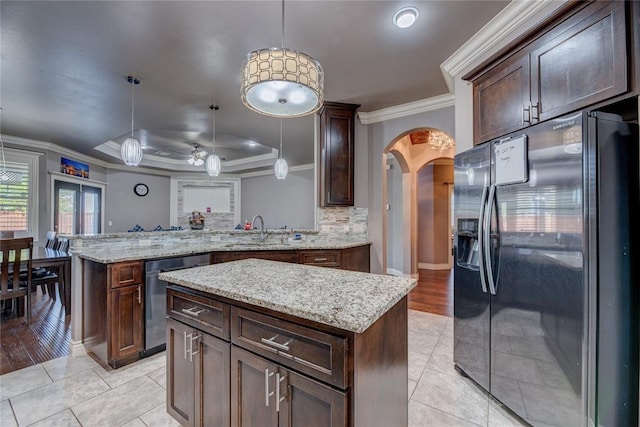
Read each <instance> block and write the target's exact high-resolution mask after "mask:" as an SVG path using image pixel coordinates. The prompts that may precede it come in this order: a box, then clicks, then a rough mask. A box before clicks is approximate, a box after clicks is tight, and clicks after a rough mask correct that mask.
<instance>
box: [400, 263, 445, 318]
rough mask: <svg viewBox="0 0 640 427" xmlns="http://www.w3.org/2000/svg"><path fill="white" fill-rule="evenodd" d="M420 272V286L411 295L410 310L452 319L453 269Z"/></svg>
mask: <svg viewBox="0 0 640 427" xmlns="http://www.w3.org/2000/svg"><path fill="white" fill-rule="evenodd" d="M418 272H419V274H420V277H419V278H418V285H417V286H416V287H415V288H414V289H413V290H412V291H411V292H410V293H409V308H410V309H413V310H419V311H426V312H429V313H435V314H442V315H444V316H449V317H452V316H453V269H451V270H418Z"/></svg>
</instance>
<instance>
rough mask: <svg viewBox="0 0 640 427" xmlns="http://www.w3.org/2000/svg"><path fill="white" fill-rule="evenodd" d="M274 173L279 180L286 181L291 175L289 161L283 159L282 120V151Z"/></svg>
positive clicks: (279, 153) (279, 152)
mask: <svg viewBox="0 0 640 427" xmlns="http://www.w3.org/2000/svg"><path fill="white" fill-rule="evenodd" d="M274 172H275V174H276V178H277V179H285V178H286V177H287V174H288V173H289V165H287V161H286V160H285V159H283V158H282V119H280V151H278V160H276V164H275V166H274Z"/></svg>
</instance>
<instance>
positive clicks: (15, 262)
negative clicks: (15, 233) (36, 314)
mask: <svg viewBox="0 0 640 427" xmlns="http://www.w3.org/2000/svg"><path fill="white" fill-rule="evenodd" d="M0 250H1V252H2V264H1V269H0V301H6V300H10V299H16V298H22V297H26V300H27V303H26V304H27V307H26V308H27V310H26V311H27V324H29V323H31V263H32V258H33V237H27V238H22V239H1V240H0ZM25 252H26V254H25ZM25 255H26V257H25ZM23 264H24V265H25V267H26V271H27V275H26V276H25V279H24V280H20V267H21V266H22V265H23ZM16 301H21V300H20V299H18V300H16ZM17 306H18V304H17V302H16V303H15V304H14V305H13V309H14V310H15V309H16V308H17Z"/></svg>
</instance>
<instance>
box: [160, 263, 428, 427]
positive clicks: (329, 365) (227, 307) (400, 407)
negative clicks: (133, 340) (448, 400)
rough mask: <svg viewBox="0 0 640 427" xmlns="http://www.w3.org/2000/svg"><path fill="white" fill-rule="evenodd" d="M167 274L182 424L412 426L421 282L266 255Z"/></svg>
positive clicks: (177, 412)
mask: <svg viewBox="0 0 640 427" xmlns="http://www.w3.org/2000/svg"><path fill="white" fill-rule="evenodd" d="M160 278H161V279H163V280H166V281H168V282H170V283H174V285H170V286H169V289H168V293H167V312H168V313H167V314H168V316H169V322H168V325H167V411H168V412H169V413H170V414H171V415H172V416H173V417H174V418H176V419H177V420H178V421H180V423H181V424H183V425H217V426H218V425H219V426H225V425H230V424H231V425H278V424H281V425H310V424H309V423H310V422H311V420H313V425H333V426H338V425H345V426H346V425H350V426H356V425H357V426H368V425H407V422H408V421H407V401H408V397H407V381H408V379H407V375H408V372H407V298H406V295H407V293H408V292H409V291H410V290H411V289H412V288H413V287H414V286H415V283H416V282H415V280H412V279H407V278H399V277H391V276H382V275H373V274H367V273H361V272H349V271H341V270H337V269H323V268H319V267H314V266H305V265H295V264H289V263H281V262H273V261H266V260H257V259H248V260H241V261H234V262H229V263H224V264H217V265H210V266H205V267H199V268H193V269H187V270H180V271H173V272H167V273H161V274H160ZM205 402H206V404H205Z"/></svg>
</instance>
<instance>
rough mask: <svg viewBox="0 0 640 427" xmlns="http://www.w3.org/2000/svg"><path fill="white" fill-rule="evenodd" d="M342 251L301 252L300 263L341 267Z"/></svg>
mask: <svg viewBox="0 0 640 427" xmlns="http://www.w3.org/2000/svg"><path fill="white" fill-rule="evenodd" d="M340 258H341V257H340V251H304V252H300V261H299V262H300V264H308V265H320V266H324V267H340V265H341V259H340Z"/></svg>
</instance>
